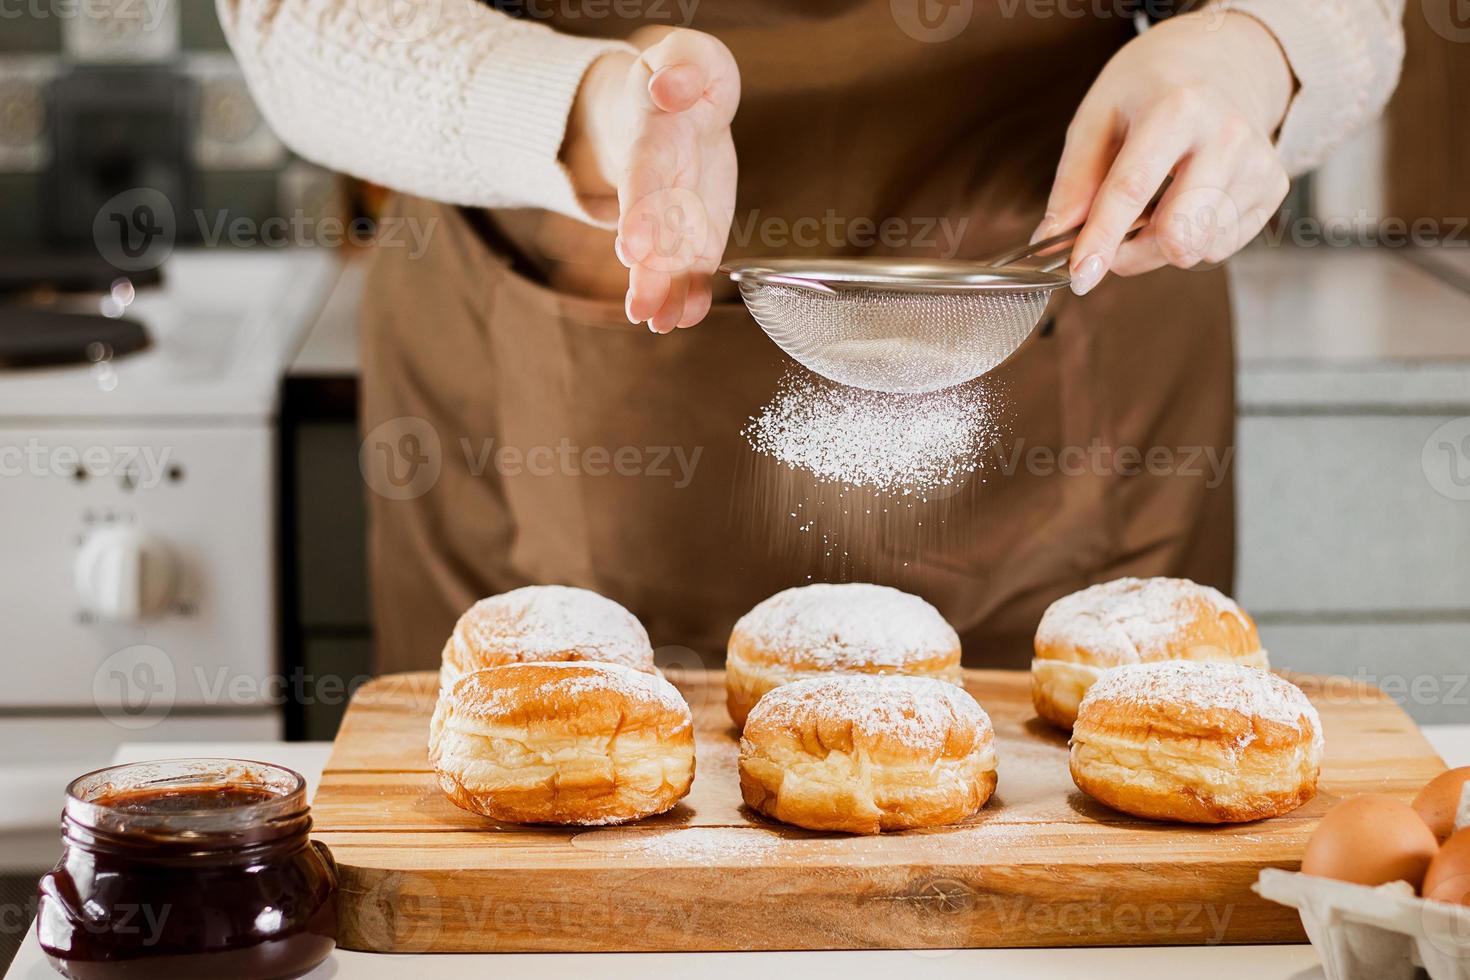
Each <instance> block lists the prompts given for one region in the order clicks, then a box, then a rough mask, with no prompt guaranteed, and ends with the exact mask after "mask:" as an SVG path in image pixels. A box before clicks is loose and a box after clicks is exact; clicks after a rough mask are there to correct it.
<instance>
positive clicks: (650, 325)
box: [648, 320, 658, 333]
mask: <svg viewBox="0 0 1470 980" xmlns="http://www.w3.org/2000/svg"><path fill="white" fill-rule="evenodd" d="M648 332H649V333H658V327H655V326H654V325H653V321H652V320H649V321H648Z"/></svg>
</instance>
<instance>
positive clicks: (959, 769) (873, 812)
mask: <svg viewBox="0 0 1470 980" xmlns="http://www.w3.org/2000/svg"><path fill="white" fill-rule="evenodd" d="M995 767H996V756H995V733H994V730H993V729H992V728H991V725H990V717H989V716H988V715H987V714H986V713H985V711H984V709H982V708H981V707H980V705H978V704H976V703H975V699H974V698H972V697H971V696H970V695H969V694H967V693H966V692H965V690H964V688H962V687H959V686H957V685H955V684H951V683H949V682H948V681H942V680H938V679H936V678H933V677H903V676H888V677H883V676H875V675H872V674H846V675H828V676H824V677H810V678H807V679H805V680H800V681H794V682H792V683H790V684H783V685H782V686H781V687H778V688H775V689H774V690H772V691H771V692H770V693H768V694H766V695H765V696H764V697H762V698H761V699H760V701H758V702H757V703H756V705H755V707H754V708H752V709H751V712H750V717H749V718H748V719H746V722H745V730H744V733H743V734H742V736H741V738H740V765H739V768H740V794H741V796H742V797H744V799H745V802H746V803H747V804H749V805H750V806H751V808H752V809H754V810H756V811H758V812H760V813H763V814H765V815H766V816H768V817H772V818H774V819H776V820H780V821H782V822H783V823H789V824H794V825H796V826H798V827H806V828H808V829H811V830H838V831H844V832H847V833H852V834H876V833H878V832H880V831H884V830H906V829H910V828H914V827H935V826H940V825H943V824H950V823H954V822H956V821H958V820H963V819H965V818H966V817H968V816H970V815H971V814H973V813H975V811H977V810H979V809H980V808H981V807H982V806H984V805H985V801H986V800H988V799H990V794H991V793H993V792H994V791H995Z"/></svg>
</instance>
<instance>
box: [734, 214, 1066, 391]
mask: <svg viewBox="0 0 1470 980" xmlns="http://www.w3.org/2000/svg"><path fill="white" fill-rule="evenodd" d="M1076 237H1077V230H1076V229H1073V230H1072V231H1068V232H1064V233H1062V234H1060V235H1057V236H1055V237H1053V238H1048V239H1044V240H1042V241H1040V242H1037V243H1035V244H1034V245H1028V246H1025V247H1022V248H1017V249H1013V250H1012V251H1010V252H1007V253H1004V254H1002V255H998V256H994V257H992V258H991V259H989V260H985V261H979V262H970V261H919V260H912V259H887V258H816V259H796V258H786V259H775V258H762V259H748V260H744V261H740V262H731V263H727V264H726V265H724V266H721V271H722V272H724V273H725V274H726V275H728V276H729V277H730V278H731V279H733V280H734V281H735V282H736V283H738V284H739V286H740V296H741V298H742V299H743V300H744V301H745V305H746V307H747V308H748V309H749V310H750V314H751V316H753V317H754V318H755V321H756V322H757V323H759V324H760V325H761V327H762V329H764V330H765V332H766V333H767V335H769V336H770V338H771V339H772V340H774V341H775V342H776V343H777V345H779V346H780V347H781V349H782V350H784V351H785V352H786V353H788V354H790V355H791V356H792V357H794V358H795V359H796V360H797V361H798V362H799V363H801V364H802V365H804V366H805V367H807V368H809V369H810V370H812V371H815V372H816V373H817V374H820V375H821V376H822V377H824V378H829V379H831V380H833V381H836V382H839V383H841V384H845V385H851V386H853V387H856V388H867V389H869V390H872V391H891V392H922V391H937V390H939V389H940V388H948V387H950V386H952V385H957V384H960V383H961V382H964V381H969V380H970V379H972V378H978V377H979V376H980V375H982V374H985V373H986V372H988V371H990V370H991V369H992V368H994V367H995V366H996V365H998V364H1000V363H1001V362H1002V361H1004V360H1005V359H1006V358H1008V357H1010V356H1011V354H1013V353H1015V351H1016V348H1018V347H1020V346H1021V343H1022V341H1024V340H1025V339H1026V338H1027V337H1028V336H1030V334H1031V331H1032V330H1034V329H1035V328H1036V324H1037V323H1038V322H1039V321H1040V320H1041V314H1042V313H1043V311H1045V309H1046V304H1047V300H1049V299H1050V298H1051V294H1052V292H1053V291H1054V290H1056V289H1058V288H1060V287H1062V286H1065V285H1067V284H1068V282H1070V281H1071V280H1070V277H1069V276H1068V275H1067V274H1066V273H1065V272H1064V271H1062V272H1059V271H1057V270H1059V269H1063V268H1064V267H1065V265H1066V264H1067V259H1068V257H1069V256H1070V254H1071V248H1070V246H1071V243H1072V241H1073V240H1074V239H1075V238H1076ZM1027 262H1031V263H1034V264H1032V265H1029V266H1027V267H1023V266H1022V265H1020V264H1018V263H1027Z"/></svg>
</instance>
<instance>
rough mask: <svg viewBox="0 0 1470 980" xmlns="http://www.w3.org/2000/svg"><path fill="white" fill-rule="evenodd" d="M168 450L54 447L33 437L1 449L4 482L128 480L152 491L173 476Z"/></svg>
mask: <svg viewBox="0 0 1470 980" xmlns="http://www.w3.org/2000/svg"><path fill="white" fill-rule="evenodd" d="M171 455H172V450H171V449H170V447H168V446H161V447H160V446H128V445H117V446H108V445H103V444H101V443H93V444H91V445H87V446H74V445H70V444H62V445H52V444H50V443H48V442H45V441H43V440H42V439H41V438H40V437H38V436H29V437H27V439H26V441H25V443H24V444H22V445H13V446H0V478H9V477H19V476H39V477H48V476H55V477H67V478H70V479H77V478H78V477H110V476H125V477H127V479H128V481H129V485H130V486H132V487H135V488H137V489H140V490H151V489H153V488H154V487H156V486H158V485H159V484H160V483H162V482H163V481H164V479H165V478H166V477H167V475H168V472H169V465H168V463H169V457H170V456H171Z"/></svg>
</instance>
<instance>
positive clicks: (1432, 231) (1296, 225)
mask: <svg viewBox="0 0 1470 980" xmlns="http://www.w3.org/2000/svg"><path fill="white" fill-rule="evenodd" d="M1260 237H1261V240H1262V241H1263V242H1265V243H1266V244H1267V245H1273V246H1275V245H1293V246H1295V247H1297V248H1313V247H1316V246H1325V247H1328V248H1344V247H1348V246H1353V247H1368V248H1470V218H1465V217H1455V216H1447V217H1440V218H1428V217H1420V218H1415V219H1413V220H1412V221H1410V220H1408V219H1405V218H1398V217H1393V216H1389V217H1376V216H1374V215H1370V214H1369V213H1368V212H1367V211H1366V210H1364V209H1361V208H1360V209H1359V210H1358V211H1356V212H1355V213H1353V214H1351V215H1336V216H1333V217H1328V218H1314V217H1310V216H1302V215H1293V216H1290V217H1288V218H1287V219H1286V220H1284V221H1280V222H1275V223H1273V224H1268V225H1267V226H1266V228H1265V229H1264V230H1263V231H1262V232H1261V236H1260Z"/></svg>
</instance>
